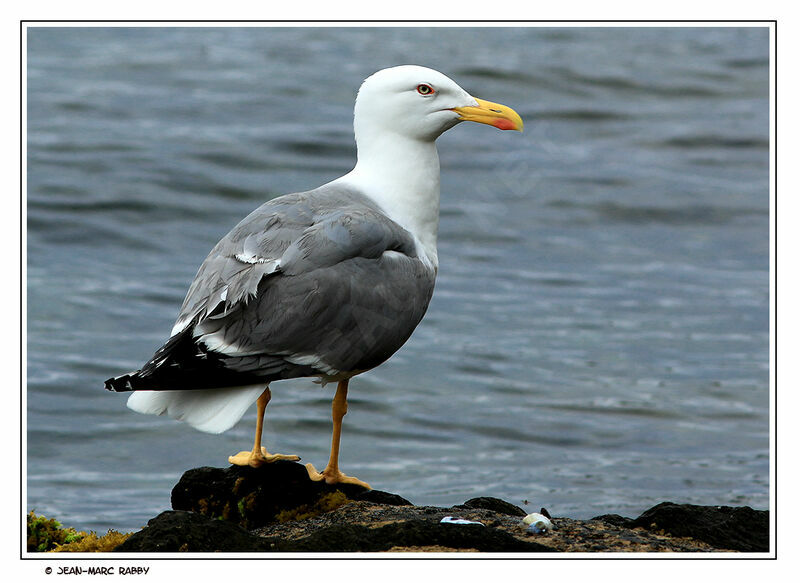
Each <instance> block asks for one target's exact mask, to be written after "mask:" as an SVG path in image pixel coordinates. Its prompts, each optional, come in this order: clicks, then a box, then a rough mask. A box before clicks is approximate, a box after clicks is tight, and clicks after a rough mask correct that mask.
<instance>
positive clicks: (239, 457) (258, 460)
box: [228, 447, 300, 468]
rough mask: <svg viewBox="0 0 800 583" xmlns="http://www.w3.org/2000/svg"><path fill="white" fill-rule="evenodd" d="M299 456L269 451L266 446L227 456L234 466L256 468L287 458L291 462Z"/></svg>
mask: <svg viewBox="0 0 800 583" xmlns="http://www.w3.org/2000/svg"><path fill="white" fill-rule="evenodd" d="M299 459H300V458H299V457H298V456H296V455H284V454H282V453H269V452H268V451H267V448H266V447H262V448H261V451H257V450H255V449H253V450H252V451H240V452H239V453H237V454H236V455H232V456H229V457H228V461H229V462H230V463H232V464H233V465H235V466H250V467H251V468H257V467H259V466H263V465H264V464H270V463H272V462H276V461H278V460H289V461H292V462H296V461H298V460H299Z"/></svg>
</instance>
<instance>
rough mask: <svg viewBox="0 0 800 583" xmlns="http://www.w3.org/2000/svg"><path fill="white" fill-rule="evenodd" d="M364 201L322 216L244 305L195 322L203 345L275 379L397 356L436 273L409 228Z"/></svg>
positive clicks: (240, 367)
mask: <svg viewBox="0 0 800 583" xmlns="http://www.w3.org/2000/svg"><path fill="white" fill-rule="evenodd" d="M358 202H359V204H349V205H348V204H347V201H339V204H337V205H335V206H333V207H331V208H328V209H327V210H326V212H325V213H324V214H319V213H317V220H316V221H315V222H314V223H313V224H312V225H311V226H309V227H307V228H306V229H304V230H303V231H302V233H301V234H300V236H299V237H297V238H296V239H295V240H294V241H292V242H291V243H290V244H289V245H288V246H286V248H285V251H284V252H283V254H282V255H281V256H280V257H279V258H278V259H277V262H278V264H277V267H276V268H275V269H274V270H272V271H271V272H269V273H266V274H264V275H263V276H262V277H261V279H260V281H259V282H258V283H257V285H256V288H255V291H254V293H252V295H251V296H249V297H248V298H247V299H246V301H244V300H243V301H240V302H238V303H236V304H234V305H232V306H230V307H229V308H228V309H227V310H225V311H219V309H218V311H217V313H214V312H211V313H209V315H208V316H207V317H206V318H205V319H203V320H201V321H199V322H198V323H197V324H196V325H195V335H196V336H197V338H198V342H200V343H202V344H203V345H204V346H205V347H207V348H208V349H209V350H210V351H212V352H214V353H216V354H220V355H224V358H225V364H226V366H227V367H229V368H230V369H232V370H236V371H237V372H247V373H251V372H254V371H260V374H264V375H267V376H269V377H271V378H287V377H293V376H309V375H312V374H321V375H324V376H329V377H336V376H337V375H341V374H347V373H355V372H360V371H363V370H368V369H370V368H372V367H374V366H377V365H378V364H380V363H381V362H383V361H384V360H386V359H387V358H388V357H389V356H391V355H392V354H393V353H394V352H395V351H396V350H397V349H398V348H400V347H401V346H402V345H403V344H404V343H405V341H406V340H407V339H408V337H409V336H410V335H411V332H412V331H413V330H414V328H416V326H417V324H418V323H419V322H420V320H421V319H422V316H423V315H424V313H425V311H426V309H427V306H428V303H429V302H430V299H431V295H432V293H433V285H434V279H435V270H434V268H433V267H432V266H430V264H428V263H426V262H425V261H423V260H422V259H421V258H420V257H419V256H418V255H417V253H416V245H415V241H414V239H413V237H412V236H411V235H410V234H409V233H408V232H407V231H406V230H405V229H403V228H402V227H400V226H399V225H397V224H396V223H394V222H393V221H391V220H390V219H388V218H387V217H386V216H385V215H383V214H382V213H381V212H380V211H379V210H378V209H376V208H375V207H374V206H372V205H370V204H366V201H360V200H359V201H358ZM254 259H255V260H256V261H259V260H261V259H267V258H265V257H261V256H256V257H255V258H254ZM270 260H272V259H271V258H270ZM228 300H230V296H228Z"/></svg>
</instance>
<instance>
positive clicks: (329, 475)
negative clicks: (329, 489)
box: [306, 463, 372, 490]
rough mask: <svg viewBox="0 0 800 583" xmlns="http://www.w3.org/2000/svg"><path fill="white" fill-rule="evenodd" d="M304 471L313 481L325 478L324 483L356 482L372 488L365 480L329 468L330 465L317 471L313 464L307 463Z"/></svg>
mask: <svg viewBox="0 0 800 583" xmlns="http://www.w3.org/2000/svg"><path fill="white" fill-rule="evenodd" d="M306 471H308V477H309V478H311V480H313V481H314V482H320V481H322V480H325V483H326V484H357V485H359V486H361V487H362V488H366V489H367V490H372V486H370V485H369V484H367V483H366V482H364V481H362V480H359V479H358V478H354V477H353V476H346V475H344V474H343V473H342V472H340V471H339V470H338V469H336V470H331V469H330V467H328V468H325V469H324V470H323V471H322V473H319V472H318V471H317V469H316V468H315V467H314V465H313V464H311V463H307V464H306Z"/></svg>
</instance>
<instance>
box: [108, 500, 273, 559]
mask: <svg viewBox="0 0 800 583" xmlns="http://www.w3.org/2000/svg"><path fill="white" fill-rule="evenodd" d="M263 550H265V544H264V540H263V539H261V538H259V537H257V536H254V535H252V534H250V533H249V532H247V531H246V530H244V529H243V528H241V527H240V526H237V525H235V524H232V523H230V522H225V521H224V520H212V519H211V518H208V517H206V516H203V515H202V514H197V513H195V512H183V511H177V512H176V511H171V510H167V511H165V512H162V513H161V514H159V515H158V516H156V517H155V518H153V519H151V520H150V521H149V522H148V523H147V526H146V527H144V528H143V529H142V530H140V531H139V532H136V533H134V534H132V535H131V536H130V537H128V539H127V540H126V541H125V542H123V543H122V544H121V545H119V546H118V547H117V548H115V549H114V552H115V553H118V552H122V553H130V552H147V553H159V552H172V553H174V552H217V551H229V552H247V551H263Z"/></svg>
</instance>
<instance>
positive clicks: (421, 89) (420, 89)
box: [417, 83, 436, 95]
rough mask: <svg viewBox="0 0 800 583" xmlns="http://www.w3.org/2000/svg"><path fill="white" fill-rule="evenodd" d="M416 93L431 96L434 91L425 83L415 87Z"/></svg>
mask: <svg viewBox="0 0 800 583" xmlns="http://www.w3.org/2000/svg"><path fill="white" fill-rule="evenodd" d="M417 93H419V94H420V95H433V94H434V93H436V91H435V90H434V89H433V87H431V86H430V85H428V84H427V83H420V84H419V85H417Z"/></svg>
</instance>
